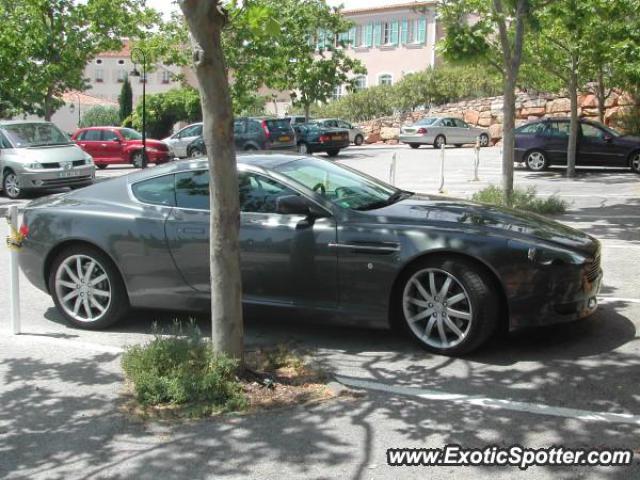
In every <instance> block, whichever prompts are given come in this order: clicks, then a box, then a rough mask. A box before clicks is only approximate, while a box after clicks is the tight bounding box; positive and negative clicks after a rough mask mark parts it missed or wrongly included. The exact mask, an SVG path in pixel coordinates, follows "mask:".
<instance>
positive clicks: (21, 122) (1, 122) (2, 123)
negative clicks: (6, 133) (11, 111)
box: [0, 120, 51, 127]
mask: <svg viewBox="0 0 640 480" xmlns="http://www.w3.org/2000/svg"><path fill="white" fill-rule="evenodd" d="M33 123H46V124H49V123H51V122H47V121H45V120H0V127H4V126H6V125H28V124H33Z"/></svg>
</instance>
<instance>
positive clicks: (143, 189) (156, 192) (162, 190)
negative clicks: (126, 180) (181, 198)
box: [131, 175, 176, 207]
mask: <svg viewBox="0 0 640 480" xmlns="http://www.w3.org/2000/svg"><path fill="white" fill-rule="evenodd" d="M131 190H132V191H133V195H134V196H135V197H136V198H137V199H138V200H140V201H141V202H143V203H151V204H153V205H167V206H171V207H173V206H175V204H176V194H175V183H174V177H173V175H165V176H163V177H156V178H151V179H149V180H145V181H142V182H138V183H136V184H134V185H133V186H132V187H131Z"/></svg>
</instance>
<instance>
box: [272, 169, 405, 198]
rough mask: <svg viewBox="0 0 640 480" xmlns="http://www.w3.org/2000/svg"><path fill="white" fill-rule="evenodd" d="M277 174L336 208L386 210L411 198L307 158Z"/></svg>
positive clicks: (386, 186)
mask: <svg viewBox="0 0 640 480" xmlns="http://www.w3.org/2000/svg"><path fill="white" fill-rule="evenodd" d="M276 171H277V172H278V173H281V174H282V175H285V176H286V177H289V178H290V179H292V180H294V181H295V182H297V183H300V184H302V185H304V186H305V187H307V188H308V189H310V190H313V191H315V192H317V193H319V194H320V195H322V196H323V197H325V198H326V199H327V200H329V201H331V202H333V203H335V204H336V205H338V206H340V207H342V208H350V209H353V210H373V209H376V208H382V207H385V206H387V205H391V204H392V203H395V202H397V201H398V200H400V199H401V198H405V197H406V196H408V195H410V193H409V192H405V191H403V190H398V189H397V188H394V187H392V186H391V185H387V184H385V183H382V182H380V181H378V180H376V179H374V178H371V177H368V176H365V175H363V174H360V173H358V172H355V171H353V170H351V169H348V168H345V167H343V166H341V165H338V164H336V163H333V162H329V161H326V160H319V159H313V158H304V159H300V160H296V161H293V162H289V163H286V164H284V165H281V166H279V167H278V168H276Z"/></svg>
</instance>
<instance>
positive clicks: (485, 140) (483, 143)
mask: <svg viewBox="0 0 640 480" xmlns="http://www.w3.org/2000/svg"><path fill="white" fill-rule="evenodd" d="M478 139H479V140H480V147H482V148H485V147H488V146H489V142H490V141H491V139H490V138H489V135H487V134H486V133H482V134H480V136H479V137H478Z"/></svg>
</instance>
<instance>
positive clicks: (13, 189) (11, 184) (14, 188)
mask: <svg viewBox="0 0 640 480" xmlns="http://www.w3.org/2000/svg"><path fill="white" fill-rule="evenodd" d="M3 189H4V192H5V194H6V195H7V197H9V198H18V197H20V180H19V179H18V176H17V175H16V174H15V173H13V172H9V173H8V174H7V175H6V176H5V177H4V185H3Z"/></svg>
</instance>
